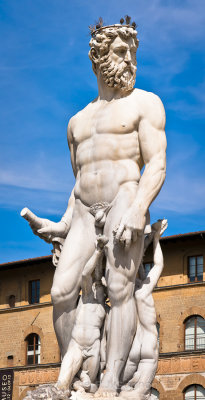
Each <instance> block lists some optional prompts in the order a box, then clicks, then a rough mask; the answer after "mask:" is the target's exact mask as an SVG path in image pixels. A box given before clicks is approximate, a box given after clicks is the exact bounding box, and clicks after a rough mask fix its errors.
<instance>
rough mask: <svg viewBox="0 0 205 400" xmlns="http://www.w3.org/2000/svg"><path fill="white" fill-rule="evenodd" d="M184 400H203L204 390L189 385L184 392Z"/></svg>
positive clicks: (204, 397) (201, 387) (204, 396)
mask: <svg viewBox="0 0 205 400" xmlns="http://www.w3.org/2000/svg"><path fill="white" fill-rule="evenodd" d="M184 399H185V400H204V399H205V389H204V388H203V386H200V385H191V386H189V387H188V388H186V389H185V391H184Z"/></svg>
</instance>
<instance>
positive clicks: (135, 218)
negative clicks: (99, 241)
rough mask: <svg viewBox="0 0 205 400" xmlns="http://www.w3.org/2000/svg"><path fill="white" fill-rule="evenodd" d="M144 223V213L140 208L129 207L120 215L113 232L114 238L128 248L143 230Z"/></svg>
mask: <svg viewBox="0 0 205 400" xmlns="http://www.w3.org/2000/svg"><path fill="white" fill-rule="evenodd" d="M145 223H146V216H145V213H144V212H143V211H142V210H141V209H137V210H136V208H134V207H130V208H129V209H128V211H127V212H126V213H125V215H124V216H123V217H122V219H121V222H120V225H119V227H118V228H117V231H116V234H115V240H116V241H117V242H120V243H123V244H124V246H125V249H129V248H130V245H131V242H132V241H133V242H136V240H137V237H138V236H141V235H142V234H143V232H144V228H145Z"/></svg>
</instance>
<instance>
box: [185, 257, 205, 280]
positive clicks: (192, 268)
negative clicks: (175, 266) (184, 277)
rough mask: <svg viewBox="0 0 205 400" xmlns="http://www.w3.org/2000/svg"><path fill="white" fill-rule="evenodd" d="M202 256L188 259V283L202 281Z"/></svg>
mask: <svg viewBox="0 0 205 400" xmlns="http://www.w3.org/2000/svg"><path fill="white" fill-rule="evenodd" d="M203 267H204V263H203V256H191V257H188V277H189V281H190V282H199V281H203V269H204V268H203Z"/></svg>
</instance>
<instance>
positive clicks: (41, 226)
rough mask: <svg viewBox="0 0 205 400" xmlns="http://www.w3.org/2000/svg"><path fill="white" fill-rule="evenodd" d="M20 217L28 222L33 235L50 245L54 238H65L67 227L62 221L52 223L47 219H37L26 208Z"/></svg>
mask: <svg viewBox="0 0 205 400" xmlns="http://www.w3.org/2000/svg"><path fill="white" fill-rule="evenodd" d="M21 216H22V217H23V218H25V219H26V220H27V221H28V222H29V225H30V227H31V229H32V231H33V233H34V234H35V235H37V236H39V237H40V238H41V239H43V240H45V242H48V243H51V241H52V239H53V238H54V237H61V238H65V237H66V236H67V233H68V230H69V227H68V226H67V225H66V223H65V222H63V221H60V222H53V221H50V220H49V219H45V218H39V217H37V216H36V215H35V214H34V213H32V211H30V210H29V209H28V208H24V209H23V210H22V211H21Z"/></svg>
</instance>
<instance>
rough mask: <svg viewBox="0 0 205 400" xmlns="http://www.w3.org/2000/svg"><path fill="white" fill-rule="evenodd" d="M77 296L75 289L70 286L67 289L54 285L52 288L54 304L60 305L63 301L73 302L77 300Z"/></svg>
mask: <svg viewBox="0 0 205 400" xmlns="http://www.w3.org/2000/svg"><path fill="white" fill-rule="evenodd" d="M76 297H77V296H76V293H75V291H74V290H71V289H70V288H68V289H67V290H66V289H65V288H61V287H58V286H52V288H51V299H52V303H53V304H54V305H58V304H61V303H63V304H65V303H70V304H72V303H73V302H74V301H75V298H76Z"/></svg>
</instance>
